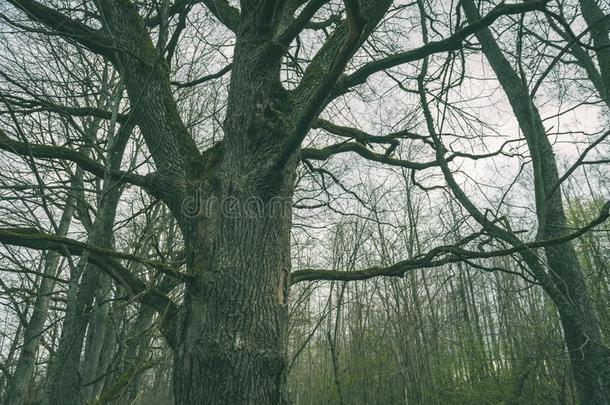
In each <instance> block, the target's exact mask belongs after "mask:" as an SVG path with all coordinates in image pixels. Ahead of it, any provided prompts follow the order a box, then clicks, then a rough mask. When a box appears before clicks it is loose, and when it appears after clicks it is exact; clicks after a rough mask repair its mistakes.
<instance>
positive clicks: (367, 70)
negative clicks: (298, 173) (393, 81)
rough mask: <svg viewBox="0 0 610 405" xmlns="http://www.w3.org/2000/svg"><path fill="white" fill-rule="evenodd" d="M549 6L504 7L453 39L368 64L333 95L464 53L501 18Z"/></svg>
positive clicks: (543, 0) (530, 3)
mask: <svg viewBox="0 0 610 405" xmlns="http://www.w3.org/2000/svg"><path fill="white" fill-rule="evenodd" d="M547 2H548V0H535V1H525V2H523V3H520V4H504V3H502V4H500V5H498V6H496V7H495V8H494V9H493V10H491V11H490V12H489V13H487V15H485V16H484V17H482V18H480V19H479V20H477V21H475V22H472V23H471V24H469V25H468V26H466V27H464V28H462V29H460V30H458V31H456V32H455V33H454V34H453V35H451V36H449V37H447V38H445V39H443V40H440V41H433V42H429V43H427V44H425V45H423V46H421V47H419V48H416V49H412V50H409V51H406V52H402V53H398V54H395V55H391V56H388V57H386V58H383V59H379V60H376V61H374V62H370V63H367V64H365V65H364V66H362V67H360V68H359V69H358V70H356V71H355V72H354V73H352V74H350V75H347V76H344V77H343V78H342V79H341V80H340V81H339V83H337V87H336V88H335V90H334V92H333V95H334V96H339V95H341V94H343V93H345V92H346V91H347V90H348V89H350V88H351V87H354V86H357V85H360V84H363V83H365V82H366V80H367V79H368V78H369V76H371V75H372V74H374V73H377V72H380V71H382V70H384V69H389V68H392V67H395V66H398V65H402V64H404V63H408V62H413V61H416V60H420V59H423V58H425V57H426V56H430V55H432V54H435V53H439V52H448V51H455V50H457V49H460V48H461V47H462V43H463V41H464V40H465V39H466V38H467V37H468V36H470V35H472V34H474V33H475V32H477V31H479V30H481V29H483V28H486V27H489V26H490V25H491V24H493V23H494V21H496V20H497V19H498V18H500V17H502V16H505V15H511V14H521V13H525V12H527V11H533V10H543V9H544V7H545V5H546V3H547Z"/></svg>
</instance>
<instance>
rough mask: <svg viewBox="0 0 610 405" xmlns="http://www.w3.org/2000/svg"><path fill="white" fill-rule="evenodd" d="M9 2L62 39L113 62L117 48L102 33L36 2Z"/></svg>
mask: <svg viewBox="0 0 610 405" xmlns="http://www.w3.org/2000/svg"><path fill="white" fill-rule="evenodd" d="M7 1H8V2H9V3H11V4H12V5H14V6H15V7H17V8H18V9H20V10H22V11H24V12H25V13H27V14H28V16H29V17H30V18H31V19H32V20H34V21H38V22H40V23H42V24H43V25H45V26H46V27H48V28H50V29H51V30H53V31H54V32H56V33H57V34H59V35H61V36H62V37H64V38H67V39H71V40H73V41H76V42H78V43H79V44H81V45H83V46H85V47H86V48H87V49H89V50H90V51H92V52H94V53H97V54H99V55H103V56H105V57H106V58H108V59H110V60H113V54H114V51H115V47H114V45H113V42H112V39H111V38H109V37H107V36H106V35H105V34H104V33H103V32H102V31H99V30H96V29H94V28H91V27H89V26H87V25H85V24H82V23H80V22H78V21H74V20H73V19H71V18H69V17H67V16H65V15H63V14H62V13H60V12H58V11H56V10H54V9H52V8H50V7H47V6H45V5H43V4H40V3H39V2H37V1H34V0H7Z"/></svg>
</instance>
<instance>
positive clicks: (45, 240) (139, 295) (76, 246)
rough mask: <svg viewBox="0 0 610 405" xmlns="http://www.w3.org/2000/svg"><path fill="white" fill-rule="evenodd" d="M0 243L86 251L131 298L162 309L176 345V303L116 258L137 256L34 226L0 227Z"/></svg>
mask: <svg viewBox="0 0 610 405" xmlns="http://www.w3.org/2000/svg"><path fill="white" fill-rule="evenodd" d="M0 243H3V244H8V245H13V246H22V247H26V248H30V249H36V250H53V251H56V252H58V253H61V254H70V255H82V254H83V253H85V252H87V253H88V255H87V259H88V260H89V261H90V262H92V263H93V264H95V265H96V266H97V267H99V268H100V269H101V270H102V271H104V272H105V273H107V274H108V275H109V276H110V277H112V279H114V281H116V282H117V283H118V284H120V285H121V286H122V287H123V288H124V289H125V291H126V292H127V293H128V294H129V295H130V296H131V297H132V298H134V299H137V300H138V301H140V302H142V303H144V304H146V305H150V306H151V307H153V308H154V309H155V310H156V311H157V312H159V314H160V315H161V317H162V319H163V326H164V327H163V331H164V334H165V335H166V338H167V339H168V341H169V342H170V345H171V344H173V340H174V334H175V330H176V329H175V325H174V323H175V321H176V317H177V314H178V308H177V306H176V304H175V303H174V302H173V301H172V300H171V299H170V298H169V297H167V296H166V295H165V294H162V293H160V292H159V291H157V290H155V289H154V288H151V287H149V286H147V285H146V284H145V283H144V282H143V281H141V280H140V279H139V278H137V277H136V276H134V275H133V274H132V273H131V272H130V271H129V270H128V269H126V268H125V267H124V266H122V265H121V263H119V262H118V261H117V260H116V258H129V259H133V258H135V256H133V255H129V254H124V253H117V252H112V251H108V250H104V249H100V248H98V247H95V246H91V245H88V244H86V243H83V242H78V241H75V240H72V239H69V238H62V237H59V236H54V235H49V234H46V233H43V232H38V231H37V230H35V229H17V228H0ZM138 261H140V262H142V263H145V264H150V263H151V262H150V261H148V260H144V259H139V260H138ZM160 266H162V268H164V269H166V271H169V269H170V268H169V267H168V266H166V265H161V264H156V265H155V267H156V268H159V267H160ZM171 273H172V274H173V275H175V274H177V271H175V270H171Z"/></svg>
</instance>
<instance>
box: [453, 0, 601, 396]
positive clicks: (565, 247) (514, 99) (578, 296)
mask: <svg viewBox="0 0 610 405" xmlns="http://www.w3.org/2000/svg"><path fill="white" fill-rule="evenodd" d="M462 4H463V7H464V10H465V12H466V15H467V17H468V19H469V20H471V21H475V20H477V19H479V18H480V15H479V13H478V11H477V9H476V7H475V4H474V1H473V0H464V1H463V3H462ZM476 36H477V38H478V40H479V42H480V43H481V46H482V48H483V52H484V54H485V56H486V58H487V60H488V61H489V63H490V65H491V67H492V69H493V70H494V72H495V74H496V76H497V78H498V80H499V82H500V84H501V86H502V88H503V89H504V92H505V93H506V96H507V98H508V101H509V103H510V105H511V107H512V110H513V112H514V114H515V117H516V118H517V121H518V123H519V126H520V128H521V130H522V131H523V135H524V137H525V139H526V141H527V144H528V148H529V150H530V154H531V157H532V166H533V171H534V188H535V195H536V214H537V216H538V224H539V230H538V237H539V238H540V239H543V240H546V239H555V238H559V237H561V236H563V235H564V234H565V230H566V218H565V213H564V210H563V202H562V198H561V191H560V187H559V186H560V184H559V174H558V171H557V163H556V160H555V155H554V152H553V148H552V145H551V143H550V141H549V139H548V137H547V135H546V131H545V129H544V125H543V123H542V119H541V117H540V115H539V113H538V110H537V109H536V107H535V105H534V103H533V100H532V99H531V98H530V96H529V92H528V89H527V87H526V85H525V83H524V81H523V80H524V78H521V77H519V76H518V75H517V73H516V72H515V70H514V69H513V68H512V66H511V64H510V63H509V61H508V60H507V59H506V58H505V57H504V55H503V53H502V51H501V49H500V47H499V46H498V44H497V43H496V41H495V39H494V38H493V36H492V34H491V32H490V31H489V29H483V30H481V31H478V32H477V33H476ZM544 251H545V255H546V258H547V264H548V267H549V272H550V279H551V281H552V285H551V284H548V283H544V282H542V281H541V284H542V286H543V288H545V291H546V292H547V293H548V294H549V296H550V297H551V299H553V301H554V302H555V304H556V305H557V309H558V312H559V315H560V320H561V325H562V327H563V332H564V339H565V343H566V347H567V350H568V352H569V356H570V360H571V365H572V374H573V376H574V380H575V383H576V387H577V391H578V396H579V399H580V402H581V404H582V405H605V404H608V403H609V402H610V353H609V351H608V349H607V348H605V347H604V346H603V345H602V341H601V332H600V329H599V322H598V320H597V318H596V315H595V311H594V308H593V305H592V303H591V300H590V297H589V293H588V290H587V287H586V284H585V281H584V278H583V274H582V270H581V268H580V264H579V262H578V258H577V256H576V252H575V250H574V247H573V246H572V243H571V242H567V243H563V244H560V245H551V246H548V247H546V248H545V249H544ZM528 264H529V263H528Z"/></svg>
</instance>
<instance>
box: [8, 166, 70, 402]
mask: <svg viewBox="0 0 610 405" xmlns="http://www.w3.org/2000/svg"><path fill="white" fill-rule="evenodd" d="M76 177H77V178H80V177H82V171H81V170H79V171H77V173H76ZM73 183H74V184H78V183H80V180H76V181H74V182H73ZM74 203H75V201H74V197H73V196H70V198H68V200H67V201H66V206H65V208H64V211H63V213H62V216H61V219H60V220H59V224H58V226H57V233H56V234H57V236H65V235H66V234H67V232H68V228H69V227H70V223H71V222H72V215H73V214H74ZM59 257H60V256H59V254H58V253H57V252H54V251H49V252H48V253H47V254H46V256H45V259H44V260H45V265H44V276H42V277H41V279H40V286H39V287H38V292H37V294H36V301H35V302H34V308H33V309H32V316H31V317H30V320H29V321H28V323H27V325H25V328H24V331H23V345H22V346H21V351H20V352H19V358H18V360H17V366H16V367H15V373H14V374H13V376H12V378H11V384H10V385H9V387H8V393H7V396H6V399H5V404H7V405H23V403H24V401H25V399H26V393H27V390H28V389H29V384H30V380H31V378H32V376H33V373H34V365H35V363H34V362H35V360H36V353H37V352H38V344H39V343H40V338H41V335H42V334H43V333H44V324H45V322H46V320H47V315H48V312H49V299H50V297H51V294H52V293H53V289H54V287H55V279H54V278H52V277H55V275H56V272H57V266H58V264H59Z"/></svg>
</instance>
